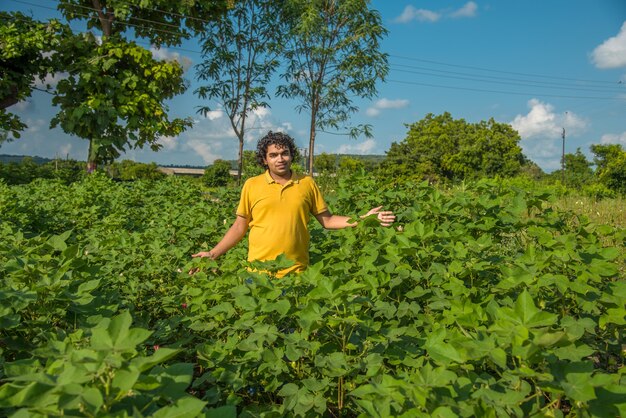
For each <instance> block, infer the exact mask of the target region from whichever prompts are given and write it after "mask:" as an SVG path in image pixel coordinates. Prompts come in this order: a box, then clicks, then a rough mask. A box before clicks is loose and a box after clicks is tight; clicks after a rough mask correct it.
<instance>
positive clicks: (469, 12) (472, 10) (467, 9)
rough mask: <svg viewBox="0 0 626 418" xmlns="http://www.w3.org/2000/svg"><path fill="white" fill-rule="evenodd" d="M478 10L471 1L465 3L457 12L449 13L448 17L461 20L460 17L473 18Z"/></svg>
mask: <svg viewBox="0 0 626 418" xmlns="http://www.w3.org/2000/svg"><path fill="white" fill-rule="evenodd" d="M477 10H478V5H477V4H476V3H474V2H473V1H470V2H467V3H465V5H464V6H463V7H461V8H460V9H458V10H455V11H453V12H452V13H450V17H454V18H461V17H475V16H476V11H477Z"/></svg>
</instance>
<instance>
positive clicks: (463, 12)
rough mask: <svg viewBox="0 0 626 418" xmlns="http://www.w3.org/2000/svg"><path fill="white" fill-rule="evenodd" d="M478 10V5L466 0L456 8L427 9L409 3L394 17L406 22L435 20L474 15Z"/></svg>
mask: <svg viewBox="0 0 626 418" xmlns="http://www.w3.org/2000/svg"><path fill="white" fill-rule="evenodd" d="M477 11H478V5H477V4H476V3H475V2H473V1H470V2H467V3H465V5H463V7H461V8H459V9H456V10H451V11H450V10H440V11H434V10H427V9H418V8H416V7H413V6H411V5H408V6H406V7H405V8H404V10H403V11H402V14H400V16H398V17H397V18H396V19H395V22H397V23H408V22H411V21H413V20H416V21H418V22H437V21H439V20H440V19H442V18H450V19H459V18H469V17H476V15H477Z"/></svg>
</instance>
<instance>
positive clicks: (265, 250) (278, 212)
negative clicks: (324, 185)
mask: <svg viewBox="0 0 626 418" xmlns="http://www.w3.org/2000/svg"><path fill="white" fill-rule="evenodd" d="M326 210H327V206H326V203H325V202H324V199H323V197H322V193H321V192H320V189H319V187H318V186H317V184H316V183H315V181H314V180H313V178H312V177H310V176H304V175H302V174H296V173H293V175H292V178H291V180H289V181H288V182H287V183H286V184H285V185H280V184H278V183H276V182H275V181H274V179H272V177H271V176H270V174H269V172H268V171H265V173H264V174H261V175H259V176H256V177H253V178H250V179H248V180H247V181H246V182H245V184H244V185H243V189H242V190H241V198H240V200H239V206H238V207H237V215H239V216H243V217H244V218H246V219H247V220H248V228H249V231H250V232H249V236H248V261H254V260H260V261H265V260H274V259H275V258H276V257H278V256H279V255H280V254H285V256H286V257H287V258H289V259H290V260H293V261H295V263H296V264H295V265H294V266H292V267H290V268H288V269H285V270H281V271H280V272H279V273H278V274H277V276H278V277H282V276H284V275H285V274H287V273H289V272H291V271H302V270H304V269H305V268H306V266H307V265H308V264H309V239H310V235H309V230H308V228H307V224H308V223H309V219H310V215H311V214H312V215H318V214H320V213H322V212H324V211H326Z"/></svg>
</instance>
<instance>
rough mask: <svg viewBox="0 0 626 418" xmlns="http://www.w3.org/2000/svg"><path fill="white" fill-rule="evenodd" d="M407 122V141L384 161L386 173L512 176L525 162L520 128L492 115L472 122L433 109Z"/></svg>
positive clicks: (447, 177) (436, 176) (433, 177)
mask: <svg viewBox="0 0 626 418" xmlns="http://www.w3.org/2000/svg"><path fill="white" fill-rule="evenodd" d="M408 128H409V132H408V134H407V137H406V138H405V139H404V141H402V142H400V143H396V142H393V143H392V144H391V147H390V148H389V150H388V151H387V156H386V158H385V161H384V162H383V164H382V169H383V171H384V172H385V173H386V174H387V175H391V176H418V177H424V178H428V179H430V180H440V179H445V180H451V181H456V180H463V179H475V178H480V177H494V176H503V177H510V176H514V175H516V174H518V173H519V172H520V169H521V166H522V163H523V162H524V156H523V154H522V150H521V148H520V147H519V145H518V143H519V141H520V140H521V138H520V136H519V134H518V133H517V132H516V131H515V130H514V129H513V128H512V127H511V126H510V125H508V124H503V123H498V122H495V121H494V120H493V119H490V120H489V121H487V122H485V121H481V122H479V123H474V124H472V123H468V122H466V121H465V120H463V119H458V120H455V119H453V118H452V116H451V115H450V113H448V112H445V113H443V114H442V115H439V116H434V115H433V114H432V113H430V114H428V115H426V117H425V118H424V119H422V120H421V121H419V122H416V123H414V124H412V125H408Z"/></svg>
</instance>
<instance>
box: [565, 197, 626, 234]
mask: <svg viewBox="0 0 626 418" xmlns="http://www.w3.org/2000/svg"><path fill="white" fill-rule="evenodd" d="M554 206H555V208H557V209H561V210H566V211H571V212H574V213H576V214H578V215H585V216H586V217H587V218H589V220H590V221H591V222H593V223H596V224H603V225H612V226H615V227H618V228H626V199H624V198H616V199H602V200H596V199H593V198H590V197H582V196H563V197H561V198H559V199H557V201H556V202H555V203H554Z"/></svg>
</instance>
